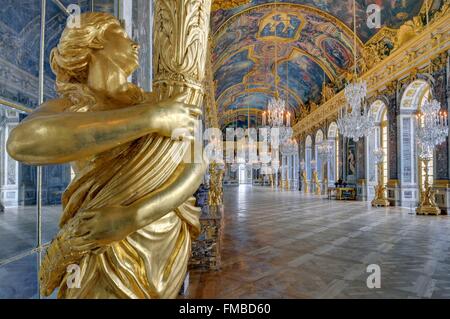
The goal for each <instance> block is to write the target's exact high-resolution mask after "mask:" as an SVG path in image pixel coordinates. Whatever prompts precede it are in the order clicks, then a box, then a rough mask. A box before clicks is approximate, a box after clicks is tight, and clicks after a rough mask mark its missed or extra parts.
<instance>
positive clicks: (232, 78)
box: [215, 49, 254, 96]
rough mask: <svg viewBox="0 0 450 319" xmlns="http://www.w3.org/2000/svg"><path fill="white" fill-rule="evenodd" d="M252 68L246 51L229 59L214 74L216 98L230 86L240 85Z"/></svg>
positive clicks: (252, 63)
mask: <svg viewBox="0 0 450 319" xmlns="http://www.w3.org/2000/svg"><path fill="white" fill-rule="evenodd" d="M253 66H254V62H253V61H251V60H250V59H249V50H248V49H247V50H242V51H241V52H238V53H236V54H235V55H233V56H232V57H230V58H229V59H228V60H227V61H226V63H224V64H223V65H221V66H220V68H218V69H217V71H216V72H215V81H216V96H220V95H221V94H222V93H223V92H224V91H225V90H226V89H227V88H229V87H230V86H233V85H236V84H239V83H241V82H242V81H243V79H244V76H245V75H247V74H248V72H249V70H251V68H252V67H253Z"/></svg>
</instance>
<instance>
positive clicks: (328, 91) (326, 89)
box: [322, 82, 334, 104]
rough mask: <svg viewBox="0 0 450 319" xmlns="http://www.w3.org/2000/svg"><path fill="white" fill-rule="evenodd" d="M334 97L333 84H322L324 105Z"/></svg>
mask: <svg viewBox="0 0 450 319" xmlns="http://www.w3.org/2000/svg"><path fill="white" fill-rule="evenodd" d="M333 96H334V89H333V84H327V83H326V82H323V84H322V104H323V103H325V102H327V101H328V100H330V99H331V98H332V97H333Z"/></svg>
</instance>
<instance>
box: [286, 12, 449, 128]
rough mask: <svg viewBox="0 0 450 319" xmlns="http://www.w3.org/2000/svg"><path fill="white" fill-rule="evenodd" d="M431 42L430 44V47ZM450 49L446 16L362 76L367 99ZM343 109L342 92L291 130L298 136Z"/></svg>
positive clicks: (343, 99) (343, 98)
mask: <svg viewBox="0 0 450 319" xmlns="http://www.w3.org/2000/svg"><path fill="white" fill-rule="evenodd" d="M430 42H431V43H430ZM449 49H450V24H449V23H448V17H447V16H446V15H444V16H441V17H440V18H439V19H438V20H436V21H435V22H434V23H433V24H432V25H431V26H430V27H429V28H428V29H426V30H424V31H423V32H421V33H420V34H418V35H416V37H414V38H413V39H411V40H410V41H409V42H408V43H407V44H405V46H404V47H402V48H401V49H400V50H397V51H395V52H393V53H392V54H391V55H390V56H389V57H387V58H386V59H385V60H383V61H381V62H380V63H379V64H378V65H377V66H375V67H374V68H372V69H370V70H369V71H367V72H366V73H365V74H364V75H362V77H361V78H362V80H365V81H367V84H368V97H369V98H370V97H371V96H373V95H375V94H377V92H382V91H384V89H385V88H386V87H387V86H388V85H389V83H391V82H394V81H396V80H400V79H402V78H405V77H407V76H409V74H410V73H411V71H413V70H415V69H417V68H422V67H423V66H426V65H428V64H429V63H430V59H431V58H433V57H436V56H438V55H440V54H442V53H445V52H447V51H448V50H449ZM344 105H345V97H344V92H343V91H341V92H339V93H338V94H336V95H335V96H334V97H333V98H331V99H330V100H328V101H327V102H326V103H324V104H323V105H321V106H320V107H318V108H317V109H316V110H315V111H312V112H311V113H310V114H308V115H307V116H306V117H304V118H303V119H301V120H300V121H299V122H298V123H297V124H296V125H295V126H294V135H295V136H298V135H300V134H302V133H303V132H307V131H309V130H310V129H311V128H313V127H315V126H318V125H321V123H323V122H324V121H326V120H327V119H329V118H331V117H334V116H336V115H337V113H338V111H339V110H340V109H341V108H342V107H343V106H344Z"/></svg>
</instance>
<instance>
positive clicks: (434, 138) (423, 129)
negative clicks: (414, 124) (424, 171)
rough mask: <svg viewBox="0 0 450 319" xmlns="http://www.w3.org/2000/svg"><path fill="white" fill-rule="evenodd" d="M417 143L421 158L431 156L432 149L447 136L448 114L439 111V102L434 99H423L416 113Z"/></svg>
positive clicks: (429, 157)
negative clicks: (419, 109) (423, 101)
mask: <svg viewBox="0 0 450 319" xmlns="http://www.w3.org/2000/svg"><path fill="white" fill-rule="evenodd" d="M417 120H418V128H417V131H416V134H417V143H418V146H419V150H420V152H419V156H420V158H421V159H431V158H433V151H434V149H435V147H436V146H437V145H439V144H442V143H443V142H445V140H446V138H447V136H448V115H447V112H445V111H441V104H440V103H439V102H438V101H436V100H431V101H425V103H424V104H423V106H422V110H421V111H420V112H419V113H418V114H417Z"/></svg>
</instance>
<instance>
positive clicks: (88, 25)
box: [50, 12, 140, 111]
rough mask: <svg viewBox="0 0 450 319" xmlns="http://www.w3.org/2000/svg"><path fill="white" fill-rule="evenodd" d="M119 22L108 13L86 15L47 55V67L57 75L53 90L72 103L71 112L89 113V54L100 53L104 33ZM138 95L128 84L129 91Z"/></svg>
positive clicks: (92, 96)
mask: <svg viewBox="0 0 450 319" xmlns="http://www.w3.org/2000/svg"><path fill="white" fill-rule="evenodd" d="M112 25H118V26H120V22H119V20H117V18H115V17H114V16H112V15H110V14H107V13H100V12H89V13H83V14H81V15H80V25H79V26H78V27H66V28H65V29H64V31H63V33H62V35H61V39H60V41H59V44H58V46H57V47H56V48H54V49H53V50H52V51H51V53H50V66H51V69H52V71H53V73H54V74H55V75H56V90H57V91H58V93H59V95H60V96H61V97H63V98H66V99H68V100H70V101H71V102H72V105H73V106H72V107H71V108H70V109H71V110H73V111H87V110H92V109H93V107H94V106H95V105H96V103H97V100H96V98H95V94H94V93H93V92H92V91H91V89H90V88H89V87H88V86H87V85H86V82H87V77H88V74H89V64H90V62H91V53H92V52H93V51H94V50H101V49H102V48H103V45H104V43H105V41H106V40H105V39H104V33H105V31H106V30H107V29H108V28H109V27H111V26H112ZM132 87H134V89H135V90H136V91H140V89H138V88H137V87H135V86H134V85H132V84H131V83H130V89H132Z"/></svg>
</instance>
